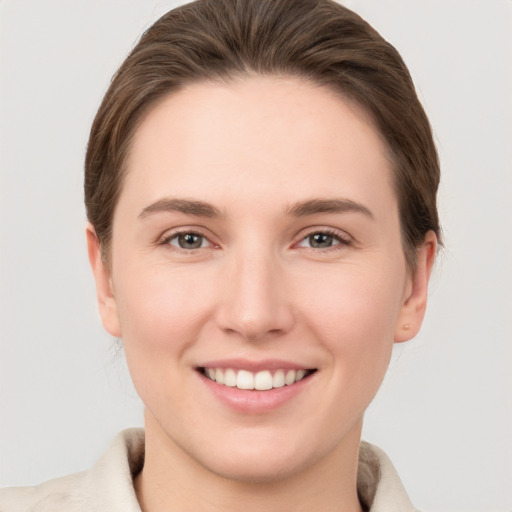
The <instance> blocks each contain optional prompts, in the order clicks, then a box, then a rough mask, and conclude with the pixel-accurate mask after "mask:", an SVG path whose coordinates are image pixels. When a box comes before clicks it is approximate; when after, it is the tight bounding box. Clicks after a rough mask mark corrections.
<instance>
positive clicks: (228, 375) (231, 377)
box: [224, 368, 236, 388]
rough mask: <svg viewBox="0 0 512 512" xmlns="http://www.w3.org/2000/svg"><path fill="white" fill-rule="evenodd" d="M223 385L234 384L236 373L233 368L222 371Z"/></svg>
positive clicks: (233, 385) (232, 386)
mask: <svg viewBox="0 0 512 512" xmlns="http://www.w3.org/2000/svg"><path fill="white" fill-rule="evenodd" d="M224 385H225V386H229V387H230V388H234V387H235V386H236V373H235V370H232V369H231V368H228V369H227V370H226V371H225V372H224Z"/></svg>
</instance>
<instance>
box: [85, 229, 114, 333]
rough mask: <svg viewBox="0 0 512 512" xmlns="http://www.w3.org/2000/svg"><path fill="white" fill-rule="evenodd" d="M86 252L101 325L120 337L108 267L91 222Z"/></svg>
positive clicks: (87, 233) (87, 230)
mask: <svg viewBox="0 0 512 512" xmlns="http://www.w3.org/2000/svg"><path fill="white" fill-rule="evenodd" d="M86 236H87V252H88V254H89V263H90V264H91V269H92V272H93V275H94V280H95V282H96V299H97V301H98V309H99V313H100V317H101V321H102V324H103V327H104V328H105V329H106V330H107V331H108V332H109V333H110V334H111V335H112V336H114V337H116V338H121V325H120V322H119V315H118V311H117V303H116V298H115V295H114V290H113V287H112V279H111V272H110V269H109V268H107V265H106V264H105V262H104V261H103V257H102V254H101V247H100V242H99V240H98V237H97V235H96V231H95V229H94V227H93V226H92V224H90V223H87V227H86Z"/></svg>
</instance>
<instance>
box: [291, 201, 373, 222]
mask: <svg viewBox="0 0 512 512" xmlns="http://www.w3.org/2000/svg"><path fill="white" fill-rule="evenodd" d="M345 212H356V213H362V214H363V215H366V216H367V217H369V218H371V219H373V218H374V217H373V213H372V212H371V211H370V210H369V209H368V208H367V207H366V206H364V205H363V204H361V203H358V202H356V201H352V200H351V199H310V200H308V201H300V202H298V203H295V204H294V205H292V206H291V207H290V208H288V210H287V214H288V215H291V216H293V217H305V216H308V215H316V214H317V213H345Z"/></svg>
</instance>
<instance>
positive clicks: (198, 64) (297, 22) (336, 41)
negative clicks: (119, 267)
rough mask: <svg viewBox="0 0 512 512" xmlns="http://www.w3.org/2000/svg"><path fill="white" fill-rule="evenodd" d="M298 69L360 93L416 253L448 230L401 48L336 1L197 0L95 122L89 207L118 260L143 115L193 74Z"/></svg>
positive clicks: (411, 253)
mask: <svg viewBox="0 0 512 512" xmlns="http://www.w3.org/2000/svg"><path fill="white" fill-rule="evenodd" d="M254 73H256V74H262V75H279V76H283V75H285V76H286V75H289V76H297V77H301V78H303V79H306V80H309V81H312V82H314V83H316V84H319V85H322V86H326V87H328V88H330V89H331V90H333V91H336V92H338V93H340V94H342V95H343V96H344V97H346V98H349V99H351V100H353V101H355V102H357V103H358V104H359V105H360V106H362V107H363V108H364V109H365V110H366V111H367V112H368V113H369V115H370V116H371V118H372V120H373V122H374V123H375V126H376V127H377V129H378V130H379V131H380V133H381V136H382V138H383V140H384V141H385V142H386V143H387V146H388V148H389V150H390V154H391V158H392V162H393V167H394V169H393V170H394V173H395V175H394V185H395V190H396V194H397V200H398V206H399V210H400V222H401V229H402V239H403V247H404V251H405V255H406V260H407V262H408V264H409V266H410V267H411V268H414V264H415V253H416V249H417V247H419V246H420V245H422V243H423V242H424V237H425V234H426V233H427V231H429V230H432V231H434V232H435V234H436V235H437V237H438V239H440V235H441V233H440V226H439V220H438V214H437V206H436V193H437V188H438V185H439V175H440V172H439V161H438V156H437V151H436V147H435V144H434V141H433V137H432V130H431V128H430V124H429V121H428V119H427V116H426V114H425V112H424V110H423V108H422V106H421V103H420V102H419V100H418V97H417V95H416V92H415V88H414V85H413V83H412V80H411V77H410V75H409V72H408V70H407V67H406V66H405V64H404V62H403V61H402V59H401V57H400V55H399V54H398V52H397V51H396V50H395V48H394V47H393V46H392V45H390V44H389V43H387V42H386V41H385V40H384V39H383V38H382V37H381V36H380V35H379V34H378V33H377V32H376V31H375V30H374V29H373V28H372V27H371V26H370V25H369V24H368V23H366V22H365V21H364V20H363V19H361V18H360V17H359V16H358V15H357V14H355V13H354V12H352V11H350V10H349V9H347V8H346V7H343V6H341V5H339V4H337V3H336V2H335V1H333V0H198V1H196V2H192V3H190V4H187V5H184V6H182V7H179V8H177V9H174V10H172V11H170V12H168V13H167V14H165V15H164V16H162V17H161V18H160V19H159V20H158V21H157V22H156V23H155V24H154V25H152V26H151V27H150V28H149V29H148V30H147V31H146V32H145V33H144V34H143V36H142V37H141V39H140V41H139V42H138V44H137V45H136V46H135V48H134V49H133V50H132V52H131V53H130V54H129V55H128V57H127V58H126V60H125V61H124V63H123V64H122V66H121V67H120V69H119V70H118V71H117V73H116V74H115V76H114V78H113V80H112V83H111V85H110V87H109V89H108V91H107V93H106V94H105V97H104V99H103V102H102V103H101V106H100V108H99V110H98V113H97V115H96V118H95V120H94V123H93V125H92V128H91V133H90V138H89V144H88V147H87V154H86V160H85V204H86V209H87V217H88V219H89V221H90V222H91V224H92V225H93V226H94V228H95V230H96V234H97V236H98V238H99V241H100V244H101V247H102V254H103V256H104V258H105V260H106V261H108V258H109V252H110V241H111V231H112V221H113V215H114V209H115V206H116V204H117V200H118V198H119V194H120V191H121V189H122V184H123V176H124V174H125V168H124V167H125V163H126V159H127V154H128V151H129V147H130V142H131V139H132V137H133V134H134V132H135V130H136V128H137V126H138V122H139V121H140V119H141V117H142V115H143V114H144V113H146V112H147V111H148V110H149V109H150V108H151V107H152V106H153V105H155V103H156V102H158V101H159V100H160V99H162V98H163V97H164V96H166V95H168V94H169V93H171V92H173V91H177V90H178V89H180V88H182V87H184V86H186V85H187V84H190V83H193V82H199V81H203V80H227V79H230V78H235V77H240V76H244V75H250V74H254Z"/></svg>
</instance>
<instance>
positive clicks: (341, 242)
mask: <svg viewBox="0 0 512 512" xmlns="http://www.w3.org/2000/svg"><path fill="white" fill-rule="evenodd" d="M184 235H193V236H198V237H201V238H202V239H203V240H205V241H207V243H209V244H210V245H211V246H213V247H214V248H215V247H218V246H217V245H216V244H215V243H213V242H212V241H211V240H210V239H209V238H208V237H207V236H206V235H204V234H203V233H201V231H199V230H193V229H183V230H180V231H174V232H173V233H171V234H168V235H166V236H164V237H163V238H162V239H161V240H160V241H159V242H158V245H162V246H172V247H173V248H174V249H175V250H177V251H180V252H182V253H186V254H195V253H196V252H197V251H198V250H199V249H206V248H208V247H198V248H193V249H185V248H183V247H179V246H178V245H175V244H171V241H172V240H174V239H176V238H178V237H180V236H184ZM314 235H326V236H329V237H332V238H333V239H334V241H335V242H337V243H335V244H334V245H331V246H329V247H324V248H315V247H310V246H309V247H304V248H305V249H311V250H313V251H315V252H326V251H335V250H340V249H342V248H344V247H347V246H350V245H353V240H352V238H351V237H349V236H348V235H347V234H346V233H345V234H344V236H342V235H341V234H340V232H339V231H336V230H333V229H327V228H322V229H312V230H310V231H309V232H307V233H305V234H304V235H303V236H302V237H301V238H300V240H299V242H297V243H294V244H293V245H294V246H295V247H297V246H299V247H300V244H301V243H302V242H304V241H306V240H307V239H308V238H310V237H312V236H314ZM209 248H211V247H209Z"/></svg>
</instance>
